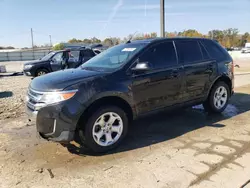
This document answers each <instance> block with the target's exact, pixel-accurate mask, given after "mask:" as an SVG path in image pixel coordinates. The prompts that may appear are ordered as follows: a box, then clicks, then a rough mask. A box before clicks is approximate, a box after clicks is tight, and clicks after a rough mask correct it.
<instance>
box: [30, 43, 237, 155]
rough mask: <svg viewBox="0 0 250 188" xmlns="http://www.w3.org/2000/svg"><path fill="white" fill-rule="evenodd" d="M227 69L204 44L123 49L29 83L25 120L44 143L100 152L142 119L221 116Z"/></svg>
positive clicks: (219, 52) (229, 85)
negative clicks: (194, 109) (162, 114)
mask: <svg viewBox="0 0 250 188" xmlns="http://www.w3.org/2000/svg"><path fill="white" fill-rule="evenodd" d="M233 69H234V66H233V60H232V58H231V56H230V55H229V54H228V52H227V51H226V50H225V49H224V48H223V47H221V46H220V45H219V43H217V42H215V41H213V40H210V39H203V38H158V39H148V40H139V41H131V42H130V41H129V42H127V43H126V44H120V45H117V46H114V47H112V48H110V49H107V50H106V51H104V52H102V53H101V54H99V55H97V56H95V57H94V58H92V59H90V60H89V61H87V62H86V63H85V64H83V65H81V66H80V67H79V68H77V69H68V70H63V71H58V72H54V73H51V74H48V75H45V76H42V77H37V78H35V79H34V80H33V81H32V82H31V84H30V86H29V88H28V95H27V113H28V114H29V118H30V120H32V121H35V123H36V127H37V132H38V133H39V135H40V136H41V137H42V138H44V139H47V140H51V141H55V142H62V143H65V142H70V141H72V140H74V139H76V140H78V141H79V142H80V144H82V145H84V146H86V147H88V148H89V149H91V150H92V151H94V152H106V151H108V150H110V149H113V148H115V147H116V146H118V145H119V144H120V143H121V141H122V140H123V138H124V137H125V136H126V133H127V131H128V126H129V124H130V123H131V121H132V120H133V119H136V118H137V117H139V116H141V115H145V114H148V113H150V112H153V111H154V112H157V111H160V110H165V109H172V108H176V107H178V108H179V107H188V106H192V105H197V104H203V106H204V108H205V110H206V111H209V112H212V113H220V112H222V111H223V110H224V109H225V108H226V106H227V104H228V101H229V99H230V97H231V95H232V94H233V89H234V73H233V72H234V71H233Z"/></svg>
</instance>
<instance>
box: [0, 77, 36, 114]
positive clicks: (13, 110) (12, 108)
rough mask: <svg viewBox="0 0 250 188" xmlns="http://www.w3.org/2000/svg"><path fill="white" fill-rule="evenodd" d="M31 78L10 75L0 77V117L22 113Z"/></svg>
mask: <svg viewBox="0 0 250 188" xmlns="http://www.w3.org/2000/svg"><path fill="white" fill-rule="evenodd" d="M30 81H31V78H29V77H26V76H12V77H3V78H0V86H1V88H0V119H8V118H15V117H19V116H20V115H22V114H24V106H25V105H24V104H25V94H26V91H27V87H28V85H29V83H30Z"/></svg>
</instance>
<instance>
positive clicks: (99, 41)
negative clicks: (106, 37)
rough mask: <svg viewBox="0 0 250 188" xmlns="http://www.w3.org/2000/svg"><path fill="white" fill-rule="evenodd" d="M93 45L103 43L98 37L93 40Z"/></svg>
mask: <svg viewBox="0 0 250 188" xmlns="http://www.w3.org/2000/svg"><path fill="white" fill-rule="evenodd" d="M91 42H92V43H101V42H102V41H101V40H100V39H98V38H96V37H93V38H91Z"/></svg>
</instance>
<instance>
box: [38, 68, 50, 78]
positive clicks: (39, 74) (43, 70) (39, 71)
mask: <svg viewBox="0 0 250 188" xmlns="http://www.w3.org/2000/svg"><path fill="white" fill-rule="evenodd" d="M48 73H49V71H48V70H47V69H38V70H37V71H36V77H37V76H42V75H45V74H48Z"/></svg>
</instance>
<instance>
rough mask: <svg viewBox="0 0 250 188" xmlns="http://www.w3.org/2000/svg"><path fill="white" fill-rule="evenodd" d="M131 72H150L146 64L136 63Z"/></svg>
mask: <svg viewBox="0 0 250 188" xmlns="http://www.w3.org/2000/svg"><path fill="white" fill-rule="evenodd" d="M131 70H132V71H133V72H146V71H148V70H150V67H149V63H148V62H138V63H137V64H136V66H135V67H134V68H132V69H131Z"/></svg>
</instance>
